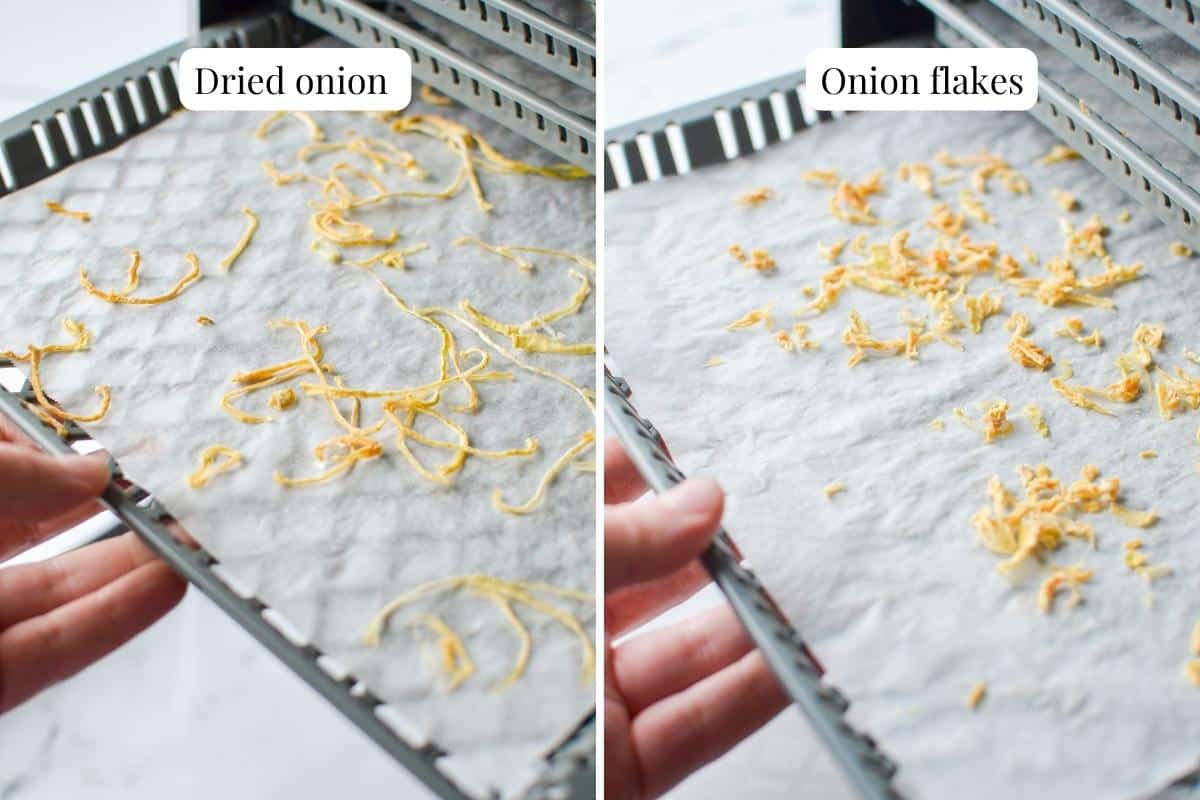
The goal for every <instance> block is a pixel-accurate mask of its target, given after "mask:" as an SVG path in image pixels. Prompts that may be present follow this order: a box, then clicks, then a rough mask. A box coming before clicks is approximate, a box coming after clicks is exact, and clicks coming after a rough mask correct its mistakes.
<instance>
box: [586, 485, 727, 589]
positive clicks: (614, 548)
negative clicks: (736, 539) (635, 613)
mask: <svg viewBox="0 0 1200 800" xmlns="http://www.w3.org/2000/svg"><path fill="white" fill-rule="evenodd" d="M724 507H725V494H724V492H723V491H722V490H721V487H720V486H719V485H718V484H717V482H716V481H714V480H712V479H711V478H692V479H690V480H687V481H684V482H683V483H681V484H679V485H678V486H676V487H674V488H673V489H671V490H670V491H668V492H666V493H664V494H662V495H659V496H657V497H655V498H653V499H651V500H647V501H645V502H641V503H628V504H626V505H620V506H608V507H606V508H605V509H604V571H605V579H604V583H605V590H606V591H609V592H612V591H615V590H617V589H620V588H623V587H625V586H628V585H629V584H633V583H641V582H643V581H648V580H653V579H654V578H660V577H663V576H665V575H669V574H671V573H672V572H674V571H675V570H677V569H680V568H681V567H683V566H684V565H686V564H687V563H688V562H689V561H691V560H692V559H694V558H696V557H697V556H698V555H700V553H702V552H703V551H704V548H705V547H707V546H708V543H709V542H710V541H711V540H712V537H713V534H715V533H716V531H717V528H718V526H719V525H720V523H721V512H722V511H723V510H724Z"/></svg>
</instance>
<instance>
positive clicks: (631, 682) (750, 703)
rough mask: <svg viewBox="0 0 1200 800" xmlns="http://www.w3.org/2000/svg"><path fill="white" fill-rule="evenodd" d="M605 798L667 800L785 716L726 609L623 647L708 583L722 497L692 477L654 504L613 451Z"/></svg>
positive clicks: (768, 676)
mask: <svg viewBox="0 0 1200 800" xmlns="http://www.w3.org/2000/svg"><path fill="white" fill-rule="evenodd" d="M604 459H605V461H604V464H605V466H604V503H605V507H604V567H605V629H606V630H605V663H604V671H605V684H604V724H605V731H604V747H605V770H604V785H605V797H608V798H615V800H643V798H645V799H648V798H654V797H658V796H659V795H661V794H663V793H665V792H666V791H667V790H668V789H670V788H671V787H673V786H675V785H676V784H677V783H679V782H680V781H682V780H683V779H684V778H686V777H687V776H688V775H690V774H691V773H692V772H694V771H696V770H697V769H699V768H700V767H702V766H704V765H705V764H707V763H709V762H710V761H713V760H715V759H716V758H718V757H719V756H721V755H722V754H724V753H725V752H726V751H728V750H729V749H730V748H732V747H733V746H734V745H736V744H737V743H738V742H740V741H742V740H743V739H745V738H746V737H747V736H749V735H750V734H752V733H753V732H754V731H756V730H758V729H759V728H760V727H762V726H763V725H765V724H766V723H767V722H768V721H769V720H770V719H771V718H772V717H774V716H775V715H776V714H777V713H779V712H780V711H781V710H783V709H784V708H786V707H787V704H788V701H787V697H786V695H785V694H784V692H783V690H782V689H781V688H780V686H779V684H778V682H777V681H776V680H775V676H774V675H773V674H772V673H771V670H770V668H769V667H768V666H767V664H766V662H765V661H764V660H763V658H762V655H761V653H759V652H758V651H757V650H756V649H755V648H754V645H753V643H752V642H751V640H750V638H749V636H748V635H747V634H746V632H745V630H744V629H743V628H742V626H741V624H740V623H739V622H738V620H737V617H735V616H734V614H733V612H732V611H731V610H730V609H729V607H728V606H726V605H722V606H720V607H718V608H714V609H712V610H710V611H706V612H703V613H701V614H698V615H697V616H695V617H693V618H691V619H688V620H686V621H684V622H682V623H679V624H677V625H675V626H673V627H671V628H669V629H666V630H663V631H656V632H654V633H648V634H643V635H640V636H637V637H634V638H633V639H630V640H629V641H626V642H624V643H623V644H621V646H620V647H615V648H614V647H613V646H612V641H613V639H615V638H617V637H619V636H620V635H621V634H622V633H624V632H626V631H629V630H630V629H632V628H634V627H636V626H637V625H639V624H641V623H642V622H644V621H646V620H647V619H649V618H651V617H653V616H655V615H657V614H658V613H660V612H661V611H663V610H665V609H667V608H669V607H671V606H673V605H675V604H677V603H679V602H681V601H682V600H684V599H686V598H687V597H688V596H690V595H691V594H693V593H695V592H696V591H697V590H698V589H699V588H700V587H702V586H703V585H704V584H706V583H707V582H708V580H709V578H708V573H707V572H705V570H704V568H703V567H702V566H701V564H700V562H699V561H698V560H697V556H699V555H700V553H702V552H703V551H704V548H705V547H707V545H708V543H709V541H710V540H711V539H712V537H713V534H714V533H715V532H716V530H717V528H718V526H719V524H720V521H721V512H722V510H723V508H724V493H723V492H722V491H721V488H720V487H719V486H718V485H717V484H716V483H715V482H714V481H712V480H710V479H707V478H692V479H691V480H688V481H686V482H685V483H683V484H680V485H679V486H676V487H675V488H674V489H672V490H671V491H669V492H667V493H665V494H663V495H661V496H660V497H656V498H653V499H651V500H649V501H647V502H644V503H638V504H636V505H635V504H633V503H632V502H631V501H633V500H635V499H637V498H638V497H639V496H640V495H642V494H643V493H645V491H646V485H645V483H643V482H642V480H641V477H640V476H639V475H638V473H637V470H636V468H635V467H634V466H633V463H632V462H631V461H630V460H629V457H628V456H626V455H625V452H624V451H623V450H622V449H621V447H620V445H619V444H617V443H616V441H614V440H611V439H610V440H608V441H607V442H605V448H604Z"/></svg>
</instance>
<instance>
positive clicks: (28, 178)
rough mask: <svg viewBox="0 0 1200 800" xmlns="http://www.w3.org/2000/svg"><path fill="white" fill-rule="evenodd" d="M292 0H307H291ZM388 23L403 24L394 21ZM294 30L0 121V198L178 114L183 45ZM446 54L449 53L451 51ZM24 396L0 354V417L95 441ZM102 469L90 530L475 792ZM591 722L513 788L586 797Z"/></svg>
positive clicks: (110, 78)
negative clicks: (135, 545) (133, 544)
mask: <svg viewBox="0 0 1200 800" xmlns="http://www.w3.org/2000/svg"><path fill="white" fill-rule="evenodd" d="M295 2H296V3H297V4H299V5H308V3H305V2H302V0H295ZM312 5H317V4H316V3H313V4H312ZM320 5H321V6H322V8H323V9H325V11H323V12H322V13H332V12H329V11H328V4H326V3H320ZM352 5H356V4H352ZM372 13H375V12H372ZM335 16H336V15H335ZM385 19H387V18H385ZM348 24H349V23H348ZM388 24H389V26H395V27H397V28H402V26H399V25H398V24H397V23H395V22H394V21H390V20H389V23H388ZM303 29H304V26H303V25H299V24H297V20H296V19H295V18H294V17H292V16H291V15H290V14H287V13H286V12H271V13H267V14H262V15H257V16H251V17H247V18H244V19H240V20H237V21H234V22H229V23H222V24H218V25H214V26H212V27H209V28H206V29H204V30H203V31H201V32H200V33H198V34H196V35H194V36H191V37H189V38H187V39H185V40H183V41H181V42H178V43H176V44H174V45H171V46H169V47H166V48H163V49H161V50H159V51H156V52H155V53H152V54H150V55H149V56H146V57H145V58H142V59H139V60H138V61H135V62H133V63H131V64H129V65H126V66H124V67H121V68H119V69H117V70H114V71H112V72H110V73H108V74H106V75H104V76H101V77H100V78H97V79H95V80H93V81H90V82H88V83H87V84H84V85H83V86H80V87H78V88H76V89H74V90H72V91H69V92H66V93H63V94H62V95H59V96H57V97H55V98H52V99H51V100H49V101H47V102H45V103H43V104H41V105H39V106H37V107H36V108H33V109H31V110H29V111H27V112H25V113H23V114H21V115H19V116H17V117H15V118H13V119H11V120H8V121H5V122H3V123H0V198H2V197H3V196H4V195H6V194H9V193H12V192H15V191H17V190H19V189H22V188H25V187H27V186H30V185H32V184H34V183H36V182H38V181H40V180H42V179H43V178H46V177H48V176H50V175H53V174H55V173H56V172H59V171H61V170H63V169H65V168H67V167H69V166H71V165H72V164H74V163H77V162H79V161H82V160H83V159H86V158H88V157H90V156H93V155H97V154H99V153H103V152H107V151H109V150H112V149H113V148H115V147H118V146H119V145H121V144H123V143H124V142H126V141H128V140H130V139H132V138H133V137H134V136H135V135H137V134H139V133H141V132H143V131H146V130H148V129H150V128H152V127H153V126H155V125H156V124H158V123H159V122H161V121H163V120H165V119H166V118H167V117H168V116H169V115H170V114H172V113H174V112H175V111H178V110H179V109H180V108H181V105H180V101H179V94H178V90H177V81H176V74H175V69H176V68H177V61H178V58H179V56H180V54H181V53H182V52H183V51H184V50H186V49H188V48H189V47H283V46H292V45H295V44H298V43H300V42H302V41H303V38H304V36H305V33H304V30H303ZM414 35H415V34H414ZM447 52H450V51H447ZM451 56H452V57H453V58H454V59H459V58H460V57H459V56H457V55H454V54H453V53H451ZM516 88H518V89H519V87H516ZM467 105H473V104H471V103H468V104H467ZM32 399H33V394H32V390H31V388H30V386H29V384H28V382H27V381H26V379H25V377H24V375H23V373H22V372H21V370H19V369H18V368H16V367H15V365H14V364H13V363H12V362H11V361H8V360H7V359H0V414H4V415H5V416H7V417H8V418H10V419H11V420H12V421H13V422H14V424H15V425H16V426H17V427H18V428H19V429H20V430H21V431H22V432H23V433H25V434H26V435H27V436H29V437H30V439H32V440H33V441H34V442H35V443H36V444H37V445H38V446H40V447H41V448H42V449H43V450H45V451H46V452H48V453H51V454H57V455H69V454H71V453H73V452H93V451H95V450H98V449H102V446H101V445H100V444H99V443H96V442H95V441H94V440H92V439H91V437H90V436H89V435H88V434H87V433H86V432H85V431H84V430H83V429H82V428H80V427H79V426H77V425H75V424H74V423H68V424H67V428H68V430H69V435H68V436H67V437H66V438H65V439H64V438H62V437H60V436H59V435H58V434H57V433H56V432H55V431H53V430H52V429H50V428H49V427H48V426H46V425H45V424H44V423H43V422H42V421H41V420H40V419H38V418H37V417H36V416H34V415H33V414H32V413H31V412H30V411H29V410H28V409H27V408H26V405H25V403H26V402H27V401H30V400H32ZM112 472H113V478H112V481H111V482H110V485H109V487H108V489H107V490H106V491H105V493H104V495H103V497H102V502H103V505H104V506H105V507H106V508H107V509H108V510H109V511H111V512H112V513H113V514H114V515H115V516H116V517H117V519H118V520H119V525H118V526H116V527H114V528H113V529H112V530H109V531H107V532H101V534H100V536H101V537H103V536H108V535H116V534H118V533H122V532H124V531H125V530H131V531H134V532H135V533H137V534H138V535H139V536H140V537H141V538H142V539H143V540H144V541H145V542H146V543H147V545H148V546H149V547H150V548H151V549H152V550H153V551H154V552H155V553H156V554H158V555H159V556H160V557H161V558H162V559H163V560H164V561H166V562H167V563H168V564H170V565H171V566H172V568H174V569H175V570H176V571H177V572H178V573H179V574H180V575H181V576H183V577H184V578H186V579H187V580H188V581H189V582H190V583H192V584H194V585H195V586H196V587H197V588H198V589H199V590H200V591H202V592H203V593H204V594H205V595H206V596H208V597H209V598H210V599H211V600H212V601H213V602H214V603H216V604H217V606H218V607H220V608H221V609H222V610H223V611H224V612H225V613H226V614H228V615H229V616H230V617H231V618H232V619H233V620H234V621H235V622H237V623H238V624H239V625H240V626H241V627H243V628H244V629H246V630H247V631H248V632H249V633H250V634H251V635H252V636H253V637H254V638H255V639H256V640H258V641H259V642H260V643H261V644H262V645H263V646H264V647H266V649H267V650H268V651H270V652H271V653H272V654H273V655H275V656H276V657H277V658H278V659H279V660H280V661H282V662H283V663H284V664H285V665H286V666H288V667H289V668H290V669H291V670H292V671H293V672H295V673H296V674H297V675H298V676H299V677H300V678H301V679H302V680H304V681H305V682H306V683H307V684H309V685H310V686H311V687H312V688H313V689H315V690H316V691H317V692H318V693H319V694H320V695H321V696H322V697H324V698H325V699H326V700H328V701H329V702H330V703H332V704H333V705H334V707H336V708H337V709H338V710H339V711H340V712H341V713H342V714H344V715H345V716H346V717H347V718H348V719H349V720H350V721H351V722H352V723H353V724H354V725H355V726H356V727H358V728H359V729H360V730H362V731H363V732H364V733H365V734H366V735H367V736H368V737H370V738H371V740H372V741H374V742H375V743H376V744H377V745H379V746H380V747H381V748H382V749H383V750H384V751H385V752H387V753H388V754H389V755H390V756H392V757H393V758H394V759H395V760H396V761H397V762H398V763H399V764H401V765H402V766H403V767H405V768H406V769H407V770H408V771H409V772H411V773H412V774H413V775H414V776H415V777H416V778H417V779H418V780H420V781H421V782H422V783H423V784H425V785H426V786H427V787H428V788H429V789H430V790H431V791H432V792H433V793H434V794H436V795H437V796H439V797H442V798H446V799H447V800H475V798H473V797H472V795H471V794H469V793H468V792H467V791H465V790H464V789H463V788H462V787H460V786H459V785H458V783H457V782H456V781H455V779H454V778H453V776H452V775H451V774H450V772H449V771H448V770H447V769H446V768H445V767H444V765H443V760H444V759H445V758H446V757H447V756H449V755H451V754H449V753H447V752H446V751H445V750H443V749H442V748H440V747H438V746H437V745H436V744H435V743H433V742H430V741H426V740H424V739H423V738H422V737H410V736H408V735H406V734H407V726H406V724H405V723H404V722H403V720H399V719H397V717H396V715H394V714H393V713H392V712H393V711H394V709H391V708H390V707H389V706H388V705H387V704H386V703H385V702H384V701H382V700H381V699H380V698H378V697H376V696H375V695H374V694H373V693H372V692H371V691H370V689H369V688H368V687H367V686H366V685H365V684H364V683H362V682H361V681H359V680H358V679H357V678H356V677H355V676H354V675H352V674H349V673H348V672H346V671H345V670H344V669H343V668H341V667H340V666H339V665H338V664H337V663H336V662H334V661H333V660H331V659H329V658H328V657H326V656H325V654H324V653H323V652H322V651H321V650H320V649H319V648H317V647H316V646H315V645H313V644H312V643H311V642H307V641H303V640H301V639H298V638H297V636H296V634H295V632H294V631H293V630H292V628H291V626H290V625H289V624H288V622H287V620H286V619H285V618H284V617H283V616H282V615H281V614H279V612H277V611H276V610H275V609H273V608H272V607H270V606H268V605H267V604H266V603H264V602H263V601H262V600H261V599H260V598H258V597H256V596H254V595H253V594H250V593H247V592H246V591H245V590H244V588H243V587H242V586H241V585H240V584H239V582H238V581H237V580H236V579H235V578H234V577H233V576H232V575H231V574H230V573H228V572H227V571H226V570H224V569H223V568H222V565H221V563H220V561H219V560H218V559H217V558H216V557H215V556H213V555H212V554H211V553H209V552H207V551H206V550H205V549H204V548H202V547H196V548H191V547H188V546H185V545H183V544H181V543H180V542H178V541H177V540H176V539H175V537H174V535H173V534H172V533H171V530H170V525H171V523H172V522H173V518H172V516H171V514H170V512H169V511H167V510H166V509H165V508H164V507H163V506H162V505H161V504H160V503H159V502H158V501H156V500H155V498H154V497H153V496H152V495H151V494H150V493H149V492H147V491H146V490H144V489H142V488H141V487H139V486H137V485H136V484H133V483H132V482H131V481H129V480H127V479H126V478H125V477H124V476H123V474H122V472H121V469H120V466H119V465H118V464H116V463H115V462H113V463H112ZM595 725H596V721H595V714H594V713H593V714H592V715H590V716H589V717H588V718H587V719H585V720H583V721H582V722H581V723H580V724H579V726H578V727H577V728H576V729H575V730H574V731H572V732H571V733H570V734H569V735H568V736H566V737H565V738H564V739H563V740H562V741H561V742H560V743H559V744H558V745H557V746H556V747H554V748H552V749H551V750H550V751H549V752H547V753H546V754H545V756H544V758H543V761H542V766H541V769H540V774H539V776H538V777H537V779H536V780H535V781H534V783H533V784H532V785H531V786H530V787H529V788H528V789H527V790H526V791H525V794H524V795H523V796H524V797H527V798H530V799H531V800H541V799H542V798H545V799H546V800H550V798H556V799H558V798H586V797H592V796H594V792H595V780H596V729H595Z"/></svg>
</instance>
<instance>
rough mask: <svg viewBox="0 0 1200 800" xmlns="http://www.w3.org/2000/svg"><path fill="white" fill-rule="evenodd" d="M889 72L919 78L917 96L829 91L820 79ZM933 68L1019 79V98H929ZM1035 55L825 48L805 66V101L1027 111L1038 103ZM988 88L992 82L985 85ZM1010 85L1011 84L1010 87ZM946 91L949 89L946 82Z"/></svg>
mask: <svg viewBox="0 0 1200 800" xmlns="http://www.w3.org/2000/svg"><path fill="white" fill-rule="evenodd" d="M872 66H873V67H875V68H876V75H877V77H878V76H883V75H885V74H890V75H895V76H897V77H899V76H901V75H906V74H913V75H916V78H917V90H918V92H919V94H907V95H902V94H895V95H885V94H857V95H852V94H845V93H843V94H837V95H832V94H829V93H827V92H826V91H825V90H824V88H823V87H822V86H821V76H822V74H824V72H825V70H826V69H828V68H830V67H837V68H839V69H841V70H842V71H843V72H844V73H846V75H847V76H849V75H852V74H854V75H866V76H869V75H870V74H871V67H872ZM935 66H948V67H950V74H951V76H953V75H956V74H963V75H966V76H968V82H970V75H971V67H972V66H974V67H977V68H978V70H979V72H980V73H986V74H987V75H988V76H989V78H990V76H992V75H1013V74H1016V75H1020V76H1021V92H1020V93H1019V94H1001V95H996V94H986V95H975V94H968V95H955V94H931V92H932V90H933V81H932V78H931V76H932V73H933V68H934V67H935ZM1037 69H1038V65H1037V56H1036V55H1035V54H1034V53H1033V51H1032V50H1027V49H1025V48H1021V47H1011V48H975V47H956V48H951V47H925V48H918V47H909V48H903V47H887V48H878V49H876V48H869V47H868V48H848V47H847V48H830V47H827V48H821V49H817V50H813V51H812V52H811V53H809V54H808V60H807V62H806V64H805V71H804V78H805V85H804V98H805V101H806V102H807V103H808V104H809V106H810V107H812V108H813V109H815V110H817V111H1027V110H1029V109H1030V108H1033V106H1034V104H1036V103H1037ZM984 83H985V84H986V85H988V88H989V90H990V88H991V81H990V80H987V81H984ZM1007 85H1011V84H1006V86H1007ZM942 88H943V89H944V88H945V85H944V84H943V86H942Z"/></svg>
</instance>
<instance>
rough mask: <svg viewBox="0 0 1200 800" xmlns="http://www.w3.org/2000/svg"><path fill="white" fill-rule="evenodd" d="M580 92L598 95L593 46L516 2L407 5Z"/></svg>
mask: <svg viewBox="0 0 1200 800" xmlns="http://www.w3.org/2000/svg"><path fill="white" fill-rule="evenodd" d="M409 2H412V3H415V4H416V5H418V6H421V7H422V8H424V9H426V10H428V11H432V12H434V13H435V14H440V15H441V16H443V17H445V18H446V19H448V20H450V21H451V22H456V23H458V24H459V25H461V26H462V27H464V28H466V29H467V30H470V31H473V32H474V33H477V34H479V35H480V36H482V37H484V38H485V39H488V40H490V41H492V42H495V43H496V44H498V45H500V46H501V47H504V48H506V49H508V50H510V51H512V52H514V53H516V54H517V55H519V56H521V57H522V58H524V59H525V60H527V61H532V62H533V63H535V64H537V65H539V66H541V67H543V68H544V69H547V70H549V71H550V72H553V73H554V74H556V75H559V76H561V77H563V78H566V79H567V80H569V81H571V83H574V84H575V85H576V86H581V87H583V88H584V89H590V90H591V91H592V92H593V93H594V92H595V91H596V42H595V40H594V39H593V38H592V37H590V36H587V35H585V34H583V33H581V32H580V31H577V30H574V29H573V28H571V27H570V26H568V25H564V24H563V23H561V22H559V21H558V20H556V19H554V18H553V17H551V16H549V15H547V14H543V13H542V12H541V11H538V10H537V9H536V8H534V7H532V6H530V5H527V4H525V3H522V2H519V0H517V1H516V2H514V0H474V2H470V3H466V2H461V0H409Z"/></svg>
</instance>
